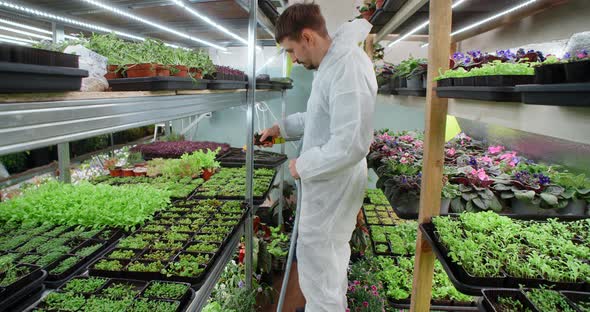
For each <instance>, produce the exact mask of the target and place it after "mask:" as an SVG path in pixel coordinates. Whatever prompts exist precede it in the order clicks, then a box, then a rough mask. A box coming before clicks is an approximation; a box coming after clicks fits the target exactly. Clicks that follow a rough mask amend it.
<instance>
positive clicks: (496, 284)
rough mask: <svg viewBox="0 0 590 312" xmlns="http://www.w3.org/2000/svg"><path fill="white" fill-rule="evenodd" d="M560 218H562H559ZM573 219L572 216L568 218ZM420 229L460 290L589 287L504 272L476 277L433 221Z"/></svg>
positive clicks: (586, 284)
mask: <svg viewBox="0 0 590 312" xmlns="http://www.w3.org/2000/svg"><path fill="white" fill-rule="evenodd" d="M558 219H560V218H558ZM568 219H569V220H572V219H571V218H568ZM420 230H421V231H422V233H423V234H424V237H425V239H426V240H427V241H428V243H429V244H430V246H431V247H432V249H433V251H434V252H435V254H436V256H437V258H438V260H439V261H440V262H441V264H442V266H443V268H444V269H445V271H446V272H447V274H448V275H449V278H450V280H451V282H452V283H453V284H454V285H455V288H457V289H458V290H459V291H461V292H463V293H465V294H469V295H474V296H475V295H477V293H478V292H479V291H481V290H483V288H514V289H518V288H521V287H522V286H524V287H531V288H539V287H541V286H545V287H552V289H554V290H572V291H580V290H583V289H587V288H588V287H589V284H588V283H562V282H550V281H547V280H543V279H528V278H515V277H511V276H507V275H506V274H505V273H503V272H502V274H503V275H504V277H496V278H494V277H475V276H471V275H469V273H467V272H466V271H465V270H464V269H463V267H462V266H460V265H457V264H456V263H454V262H453V261H452V260H451V259H450V257H449V256H448V250H446V248H444V246H442V244H440V242H439V240H438V237H437V234H436V233H435V227H434V224H432V223H425V224H421V225H420Z"/></svg>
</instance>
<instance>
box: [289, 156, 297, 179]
mask: <svg viewBox="0 0 590 312" xmlns="http://www.w3.org/2000/svg"><path fill="white" fill-rule="evenodd" d="M296 165H297V159H291V160H290V161H289V172H291V176H293V178H294V179H295V180H299V172H297V167H296Z"/></svg>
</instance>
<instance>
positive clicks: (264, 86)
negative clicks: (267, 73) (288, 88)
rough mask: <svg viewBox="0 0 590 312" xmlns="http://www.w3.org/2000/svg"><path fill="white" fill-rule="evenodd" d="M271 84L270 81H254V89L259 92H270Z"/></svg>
mask: <svg viewBox="0 0 590 312" xmlns="http://www.w3.org/2000/svg"><path fill="white" fill-rule="evenodd" d="M272 87H273V86H272V83H271V82H270V81H260V82H259V81H256V89H260V90H271V89H272Z"/></svg>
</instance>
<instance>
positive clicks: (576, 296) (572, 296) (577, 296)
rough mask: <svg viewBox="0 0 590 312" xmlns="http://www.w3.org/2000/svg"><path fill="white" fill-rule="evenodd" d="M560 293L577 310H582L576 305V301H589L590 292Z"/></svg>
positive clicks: (580, 311)
mask: <svg viewBox="0 0 590 312" xmlns="http://www.w3.org/2000/svg"><path fill="white" fill-rule="evenodd" d="M561 294H562V295H563V296H564V297H565V298H567V300H568V302H569V303H570V305H571V306H573V307H575V308H576V309H577V311H579V312H583V311H582V309H580V308H579V307H578V302H579V301H581V300H584V301H590V292H578V291H562V292H561Z"/></svg>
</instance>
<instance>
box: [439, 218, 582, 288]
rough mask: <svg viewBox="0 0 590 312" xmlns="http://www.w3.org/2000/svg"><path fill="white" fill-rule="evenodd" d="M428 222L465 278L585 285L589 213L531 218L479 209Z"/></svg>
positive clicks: (499, 284) (502, 282)
mask: <svg viewBox="0 0 590 312" xmlns="http://www.w3.org/2000/svg"><path fill="white" fill-rule="evenodd" d="M432 224H433V225H434V233H435V236H436V240H437V241H438V243H440V244H441V246H442V247H443V249H444V250H443V251H442V252H443V253H444V254H446V257H448V259H450V261H452V262H453V263H454V265H455V266H458V267H460V268H461V270H464V271H465V272H466V274H467V275H466V277H464V279H465V280H469V282H470V283H478V284H480V285H484V286H497V287H503V286H508V287H518V285H521V284H522V285H531V284H534V285H537V284H539V283H541V284H543V283H552V284H553V285H557V286H558V289H563V288H566V289H573V290H580V289H582V288H583V285H584V284H585V285H590V264H589V263H588V261H587V260H588V259H590V244H589V242H590V236H589V235H588V231H587V230H588V228H589V227H590V219H581V220H578V221H557V220H556V219H550V220H547V221H546V222H535V221H521V220H515V219H511V218H508V217H504V216H500V215H498V214H496V213H494V212H480V213H463V214H461V215H459V216H458V217H435V218H433V220H432ZM574 268H575V269H574ZM481 278H483V279H481Z"/></svg>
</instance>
